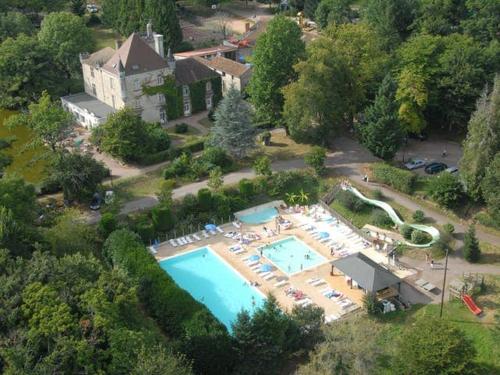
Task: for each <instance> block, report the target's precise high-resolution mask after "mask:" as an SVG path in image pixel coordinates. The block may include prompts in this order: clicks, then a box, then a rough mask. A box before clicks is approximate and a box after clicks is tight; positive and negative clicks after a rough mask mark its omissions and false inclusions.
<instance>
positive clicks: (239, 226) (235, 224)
mask: <svg viewBox="0 0 500 375" xmlns="http://www.w3.org/2000/svg"><path fill="white" fill-rule="evenodd" d="M233 226H234V227H235V228H238V229H240V228H241V224H240V223H238V222H236V221H233Z"/></svg>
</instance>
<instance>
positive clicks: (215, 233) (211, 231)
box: [208, 230, 218, 236]
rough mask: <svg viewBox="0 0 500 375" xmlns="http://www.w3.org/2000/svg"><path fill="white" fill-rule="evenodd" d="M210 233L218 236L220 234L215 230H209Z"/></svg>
mask: <svg viewBox="0 0 500 375" xmlns="http://www.w3.org/2000/svg"><path fill="white" fill-rule="evenodd" d="M208 233H210V234H211V235H212V236H216V235H217V234H218V233H217V232H216V231H215V230H209V231H208Z"/></svg>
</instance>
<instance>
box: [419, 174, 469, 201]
mask: <svg viewBox="0 0 500 375" xmlns="http://www.w3.org/2000/svg"><path fill="white" fill-rule="evenodd" d="M427 189H428V192H429V195H430V196H431V198H432V199H433V200H435V201H436V202H437V203H438V204H439V205H440V206H442V207H445V208H454V207H456V206H457V205H458V204H459V203H460V202H461V201H462V199H463V198H464V191H463V187H462V184H461V182H460V181H459V180H458V178H457V177H456V176H454V175H452V174H451V173H447V172H444V173H441V174H439V175H438V176H434V177H432V178H430V180H429V185H428V187H427Z"/></svg>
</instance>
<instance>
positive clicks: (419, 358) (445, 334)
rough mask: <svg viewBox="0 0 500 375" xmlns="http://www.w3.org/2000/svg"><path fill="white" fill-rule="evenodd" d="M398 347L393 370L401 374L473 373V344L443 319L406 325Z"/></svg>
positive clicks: (396, 347)
mask: <svg viewBox="0 0 500 375" xmlns="http://www.w3.org/2000/svg"><path fill="white" fill-rule="evenodd" d="M395 349H396V352H395V353H394V361H393V366H392V371H394V372H395V373H398V374H430V373H433V374H457V375H458V374H467V373H474V372H473V370H472V369H474V357H475V355H476V350H475V348H474V346H473V344H472V343H471V342H470V340H469V339H468V338H467V337H465V335H464V333H463V332H462V331H461V330H459V329H458V328H456V327H455V326H454V325H452V324H451V323H450V322H448V321H446V320H443V319H438V318H432V317H430V316H423V317H422V318H420V319H418V320H417V321H416V322H415V323H414V324H412V325H410V326H408V328H406V330H405V331H404V332H403V334H402V335H401V338H400V340H399V342H398V345H396V346H395Z"/></svg>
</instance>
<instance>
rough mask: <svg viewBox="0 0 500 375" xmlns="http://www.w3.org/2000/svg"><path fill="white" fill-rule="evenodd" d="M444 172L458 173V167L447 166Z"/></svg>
mask: <svg viewBox="0 0 500 375" xmlns="http://www.w3.org/2000/svg"><path fill="white" fill-rule="evenodd" d="M446 172H448V173H451V174H455V173H458V167H449V168H446Z"/></svg>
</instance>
